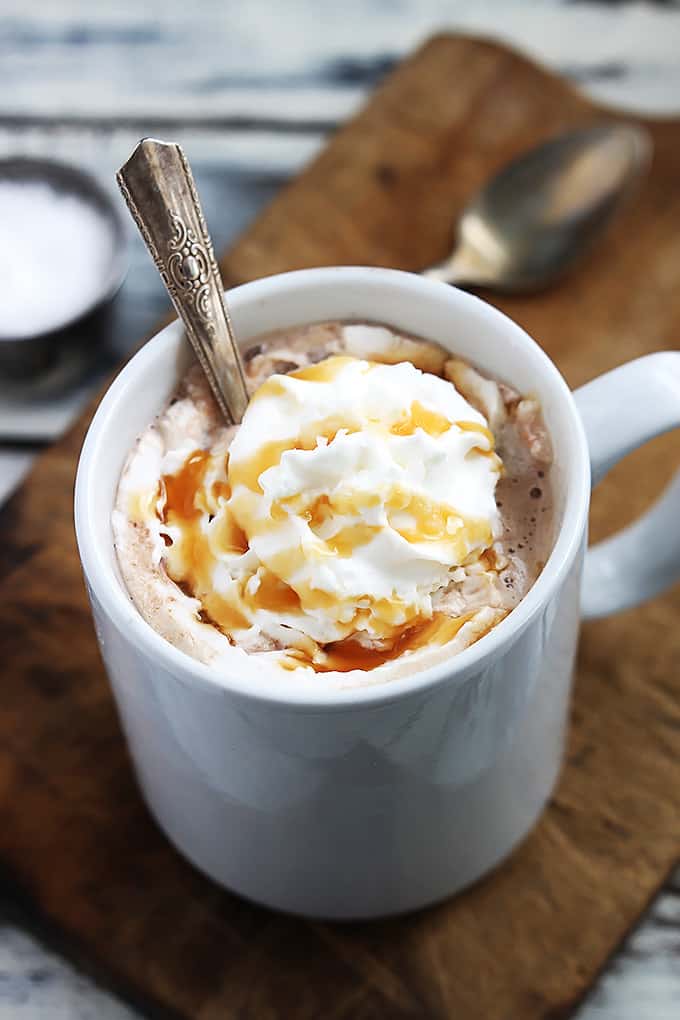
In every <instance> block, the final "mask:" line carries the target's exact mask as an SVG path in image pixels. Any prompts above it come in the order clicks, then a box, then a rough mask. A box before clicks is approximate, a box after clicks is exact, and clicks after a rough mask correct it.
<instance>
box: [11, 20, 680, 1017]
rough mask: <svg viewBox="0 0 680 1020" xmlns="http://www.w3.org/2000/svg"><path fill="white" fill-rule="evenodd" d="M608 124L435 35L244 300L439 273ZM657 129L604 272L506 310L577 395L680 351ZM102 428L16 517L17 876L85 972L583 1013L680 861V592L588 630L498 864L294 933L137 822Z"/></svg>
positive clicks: (620, 499)
mask: <svg viewBox="0 0 680 1020" xmlns="http://www.w3.org/2000/svg"><path fill="white" fill-rule="evenodd" d="M601 117H602V114H601V113H600V112H598V111H597V110H595V109H594V108H593V107H592V106H591V105H590V104H589V103H588V102H587V101H586V100H584V99H583V98H581V97H580V96H578V95H577V94H576V93H574V92H573V91H571V90H570V89H569V88H568V87H567V86H566V85H564V84H563V83H561V82H560V81H559V80H557V79H556V78H553V77H551V76H549V75H548V74H547V73H545V72H543V71H541V70H539V69H538V68H536V67H535V66H533V65H531V64H530V63H528V62H527V61H525V60H523V59H522V58H519V57H518V56H515V55H513V54H510V53H509V52H507V51H506V50H503V49H501V48H499V47H497V46H495V45H491V44H487V43H483V42H475V41H472V40H469V39H467V40H463V39H459V38H455V37H446V36H442V37H438V38H435V39H433V40H432V41H431V42H430V43H428V44H427V45H426V46H425V47H424V48H423V49H421V50H420V51H419V52H418V53H417V54H416V55H415V56H414V57H413V58H412V59H410V60H409V61H408V62H407V63H406V64H404V65H402V67H400V69H399V70H397V71H396V72H395V73H394V74H393V75H392V76H391V77H390V78H389V79H388V81H387V82H386V84H385V85H384V86H383V87H382V88H381V89H380V90H379V92H378V93H377V94H376V96H375V98H374V99H373V100H372V101H371V103H370V104H369V106H368V107H367V108H366V109H365V110H364V112H363V113H361V114H360V115H359V116H358V117H357V118H355V119H354V120H353V121H352V122H351V123H350V124H349V125H348V126H347V127H346V128H344V129H343V130H341V131H340V132H339V133H338V134H337V135H336V136H335V137H334V139H333V140H332V142H331V144H330V145H329V146H328V148H327V149H326V150H325V151H324V153H323V154H322V155H321V156H320V157H319V158H318V159H317V160H316V161H315V163H314V164H313V165H312V166H311V167H310V168H309V169H308V170H307V171H305V172H304V174H303V175H302V176H301V177H300V178H299V179H298V180H297V181H295V182H294V183H293V184H291V185H290V186H289V187H287V188H286V189H285V190H284V191H283V192H282V193H281V195H280V196H279V197H278V198H277V199H276V200H275V202H274V203H273V205H272V206H271V207H270V208H269V209H268V210H267V211H266V212H265V213H264V214H263V215H262V216H261V217H260V218H259V219H258V220H257V222H256V223H255V224H254V225H253V227H251V228H250V229H249V230H248V231H247V232H246V233H245V234H244V235H243V237H242V238H241V239H240V240H239V242H238V243H237V244H236V246H235V247H234V249H233V250H232V251H231V252H230V253H228V255H227V256H226V257H225V259H224V262H223V267H224V272H225V279H226V281H227V282H228V283H234V282H237V281H241V280H246V279H250V278H252V277H255V276H258V275H266V274H269V273H273V272H278V271H280V270H283V269H290V268H296V267H301V266H312V265H321V264H330V263H348V262H352V263H368V264H375V265H393V266H400V267H402V268H407V269H419V268H420V267H422V266H424V265H426V264H427V263H429V262H432V261H433V260H435V259H437V258H439V257H440V256H441V255H443V253H444V251H445V250H446V248H447V245H448V243H449V241H450V232H451V220H452V217H453V215H454V214H455V212H456V211H457V210H460V209H461V208H462V206H463V204H464V201H465V199H466V198H467V197H468V196H469V195H470V194H471V193H472V192H473V191H474V190H475V189H476V188H477V187H478V186H479V185H480V184H481V182H482V181H483V180H484V179H485V178H486V177H487V176H488V175H489V173H490V172H492V171H493V170H494V169H495V168H496V167H497V166H500V165H501V164H502V163H503V162H504V161H505V160H506V159H508V158H509V157H511V156H512V155H514V154H515V153H517V152H519V151H520V150H522V149H523V148H525V147H526V146H528V145H531V144H534V143H535V142H536V141H538V140H539V139H540V138H542V137H545V136H548V135H550V134H553V133H554V132H555V131H558V130H560V129H563V128H565V127H567V126H569V125H575V124H582V123H587V122H591V121H593V120H595V119H601ZM651 130H652V134H653V136H654V141H655V159H654V165H653V169H652V172H651V174H650V176H649V179H648V180H647V182H646V183H645V185H644V187H643V189H642V190H641V192H640V194H639V195H638V197H637V199H636V201H635V203H634V204H631V206H630V207H629V209H628V210H627V212H626V213H625V214H624V215H623V216H622V217H621V219H620V220H619V222H618V223H617V225H616V226H615V228H614V229H613V230H612V231H611V232H610V234H609V235H608V237H607V239H606V240H605V241H604V242H603V243H602V244H601V245H600V246H599V248H598V250H597V253H596V256H595V255H594V256H593V257H591V258H590V259H589V260H588V262H586V263H585V264H584V265H583V266H582V267H581V268H580V269H579V270H578V271H576V272H575V273H573V274H572V275H571V276H570V277H569V278H568V279H566V280H565V281H564V282H563V283H562V284H561V285H560V286H559V287H557V288H556V289H553V290H551V291H550V292H546V293H545V294H542V295H540V296H537V297H532V298H521V299H520V298H512V299H503V300H502V301H497V300H496V299H493V300H494V303H495V304H498V305H499V306H500V307H502V308H503V309H504V310H505V311H507V312H508V313H509V314H510V315H512V316H513V317H514V318H516V319H517V320H518V321H519V322H520V323H521V324H522V325H523V326H525V327H526V328H527V329H528V330H529V331H530V332H531V333H532V334H533V335H534V336H535V337H536V339H537V340H538V341H539V342H540V343H541V344H542V346H543V347H544V348H545V349H546V350H547V351H548V353H549V354H550V355H551V356H552V357H553V358H554V359H555V360H556V361H557V364H558V365H559V367H560V368H561V369H562V371H563V372H564V374H565V375H566V377H567V380H568V381H569V382H570V384H572V385H578V384H580V383H582V382H584V381H585V380H586V379H588V378H590V377H592V376H593V375H595V374H597V373H598V372H601V371H603V370H605V369H607V368H609V367H611V366H613V365H616V364H619V363H621V362H622V361H625V360H627V359H629V358H632V357H635V356H637V355H640V354H643V353H645V352H648V351H652V350H658V349H665V348H671V347H673V346H674V344H677V340H678V337H679V336H680V289H679V288H678V286H677V279H678V266H680V193H678V190H677V183H676V182H677V180H678V177H679V175H680V122H679V121H668V120H667V121H659V122H657V123H655V124H653V125H651ZM621 413H622V414H625V408H622V409H621ZM85 427H86V420H83V421H82V422H80V423H79V425H78V426H77V427H76V428H75V429H74V430H73V431H72V432H71V433H70V435H69V436H68V437H67V438H66V439H65V440H64V441H63V442H61V443H60V444H59V445H58V446H56V447H54V448H53V449H52V450H51V451H50V452H49V453H48V454H46V455H45V456H44V457H43V458H42V459H41V460H40V461H39V463H38V465H37V466H36V468H35V470H34V472H33V474H32V475H31V477H30V479H29V480H28V482H27V483H26V484H25V485H24V487H23V489H22V490H21V491H20V492H19V493H18V494H17V495H16V496H15V497H14V498H13V499H12V500H11V502H10V503H9V504H7V506H6V507H5V509H4V510H3V512H2V515H1V516H0V527H1V528H2V529H3V530H2V534H3V537H4V542H3V544H2V548H1V549H0V634H1V642H2V647H1V651H2V662H3V667H4V669H3V686H2V690H3V696H2V701H1V702H0V798H1V801H0V802H1V804H2V825H1V826H0V867H2V869H4V873H5V875H7V876H12V877H13V878H14V879H15V880H16V881H17V882H18V883H19V884H20V885H21V887H22V888H23V890H24V892H25V896H26V899H27V900H28V901H30V902H31V903H32V904H34V905H35V906H36V907H37V908H38V909H39V910H40V911H41V912H42V914H43V915H44V916H45V917H46V918H47V919H48V920H50V921H51V922H53V923H55V924H56V925H58V926H59V927H60V928H61V929H62V930H63V931H65V932H66V933H68V935H69V936H70V937H71V938H72V940H73V941H74V943H75V944H77V945H78V946H79V947H80V949H81V952H82V953H83V954H84V956H85V957H87V958H89V959H90V960H91V961H94V962H95V963H96V964H98V965H99V966H100V967H101V968H102V969H103V970H104V971H105V972H106V973H107V974H108V975H109V976H111V977H112V978H113V979H116V980H118V981H119V982H120V983H121V984H122V985H124V986H125V987H127V988H132V989H135V990H137V991H138V992H139V993H140V994H141V995H144V996H145V998H146V999H147V1000H148V1001H149V1002H155V1003H158V1004H159V1005H160V1006H161V1007H165V1008H166V1009H167V1010H168V1011H169V1012H171V1013H172V1014H173V1015H179V1016H184V1017H191V1018H198V1020H213V1018H215V1020H217V1018H220V1020H223V1018H232V1017H234V1018H235V1017H239V1018H242V1017H244V1018H278V1017H282V1018H293V1020H307V1018H310V1020H311V1018H316V1017H321V1016H323V1017H324V1018H334V1020H345V1018H350V1017H351V1018H358V1020H373V1018H385V1017H389V1018H391V1017H404V1018H407V1017H413V1018H416V1017H417V1018H426V1020H430V1018H431V1020H435V1018H437V1020H439V1018H449V1017H451V1018H453V1017H455V1018H460V1020H468V1018H478V1017H479V1018H484V1020H507V1018H515V1017H516V1018H521V1020H533V1018H536V1020H538V1018H543V1020H557V1018H558V1017H564V1016H568V1015H569V1013H570V1012H571V1011H572V1009H573V1008H574V1006H575V1005H576V1003H577V1002H578V1000H579V998H580V997H581V995H582V994H583V992H584V991H585V989H586V988H587V987H588V985H589V984H590V983H591V981H592V980H593V978H594V977H595V975H596V974H597V973H598V971H599V969H600V968H601V967H602V965H603V963H604V962H605V960H606V958H607V957H608V955H609V954H610V953H611V951H612V950H613V949H614V948H615V947H616V945H617V944H618V943H619V942H620V940H621V938H622V937H623V936H624V934H625V933H626V932H627V930H628V929H629V928H630V926H631V925H632V924H633V922H634V921H635V920H636V918H637V917H638V916H639V914H640V912H641V911H642V910H643V908H644V907H645V905H646V904H647V902H648V901H649V899H650V897H651V896H652V895H653V894H654V893H655V892H656V890H657V889H658V888H659V886H660V885H661V884H662V882H663V881H664V879H665V878H666V876H667V875H668V873H669V871H670V869H671V867H672V865H673V863H674V862H675V860H676V858H677V857H678V855H679V853H680V698H679V697H678V695H679V694H680V678H679V677H678V672H677V665H678V662H680V628H679V627H678V626H677V620H678V614H679V611H680V593H679V592H678V591H677V590H675V591H674V592H672V593H670V594H668V595H666V596H665V597H663V598H660V599H657V600H655V601H654V602H653V603H650V604H649V605H648V606H646V607H645V608H643V609H638V610H635V611H632V612H629V613H626V614H622V615H621V616H619V617H618V618H615V619H612V620H609V621H605V622H601V623H598V624H595V625H592V624H591V625H588V626H587V627H585V628H584V632H583V639H582V643H581V653H580V657H579V671H578V679H577V687H576V693H575V700H574V709H573V719H572V728H571V737H570V742H569V749H568V755H567V762H566V767H565V771H564V775H563V778H562V781H561V783H560V786H559V789H558V791H557V793H556V795H555V797H554V798H553V800H552V802H551V804H550V806H549V808H548V810H547V811H546V813H545V815H544V816H543V818H542V820H541V821H540V823H539V825H538V826H537V828H536V829H535V831H534V832H533V833H532V835H531V836H530V837H529V839H528V840H527V841H526V842H525V844H524V845H523V846H522V848H521V849H520V850H519V851H518V852H517V853H516V854H515V855H514V857H513V858H512V859H511V860H510V861H509V862H508V863H507V864H506V865H505V866H504V867H503V868H501V869H500V870H499V871H498V872H496V873H495V874H494V875H493V876H491V877H490V878H488V879H487V880H486V881H484V882H481V883H480V884H478V885H477V886H475V887H474V888H473V889H471V890H469V891H468V892H466V893H464V894H463V895H461V896H459V897H457V898H456V899H455V900H453V901H451V902H449V903H447V904H445V905H443V906H440V907H437V908H435V909H431V910H428V911H423V912H420V913H418V914H414V915H411V916H409V917H406V918H403V919H401V920H397V921H390V922H381V923H373V924H362V925H342V926H329V925H321V924H317V923H308V922H305V921H300V920H293V919H289V918H286V917H283V916H281V915H276V914H272V913H269V912H267V911H265V910H262V909H259V908H256V907H253V906H251V905H249V904H247V903H245V902H244V901H242V900H239V899H238V898H236V897H234V896H231V895H229V894H228V893H225V892H223V891H220V890H219V889H218V888H217V887H216V886H214V885H212V884H211V883H209V882H207V881H206V880H204V879H203V878H202V877H200V876H199V875H198V874H197V873H196V872H195V871H193V870H192V869H191V868H190V867H189V866H188V865H187V864H185V863H184V862H183V861H182V859H181V858H180V857H179V856H178V855H177V854H176V853H175V852H174V851H173V850H172V849H171V848H170V847H169V845H168V844H167V843H166V841H165V840H164V838H163V837H162V836H161V835H160V833H159V832H158V830H157V829H156V828H155V826H154V824H153V822H152V821H151V819H150V818H149V816H148V814H147V813H146V811H145V809H144V807H143V805H142V803H141V800H140V798H139V794H138V792H137V789H136V787H135V784H134V781H133V778H132V775H131V772H130V768H129V763H128V760H127V757H126V754H125V750H124V745H123V740H122V736H121V733H120V729H119V726H118V722H117V719H116V716H115V711H114V707H113V703H112V700H111V697H110V694H109V690H108V686H107V684H106V680H105V677H104V674H103V670H102V667H101V664H100V660H99V656H98V652H97V649H96V644H95V637H94V633H93V629H92V625H91V622H90V617H89V612H88V607H87V602H86V598H85V594H84V591H83V586H82V581H81V576H80V570H79V566H78V562H77V557H76V552H75V544H74V538H73V531H72V521H71V493H72V486H73V476H74V470H75V462H76V457H77V453H78V449H79V447H80V444H81V442H82V437H83V434H84V430H85ZM612 427H616V423H615V422H614V423H612ZM678 459H680V458H679V457H678V440H677V437H675V436H671V437H666V438H664V439H661V440H657V441H655V442H654V443H652V444H650V446H649V447H648V448H647V449H646V450H645V451H644V452H643V453H642V454H637V455H635V456H633V457H631V458H629V460H628V461H627V462H626V463H625V464H624V465H622V466H621V467H620V468H618V469H617V470H616V471H615V472H613V473H612V475H611V476H610V477H609V478H608V479H607V480H606V481H605V482H604V483H603V484H602V486H601V487H600V489H599V490H598V492H597V494H596V497H595V500H594V505H593V515H592V526H593V533H594V535H596V536H598V537H599V536H602V535H603V534H605V533H607V532H608V531H610V530H612V529H613V528H614V527H618V526H620V525H621V524H623V523H625V522H626V521H627V520H629V519H630V517H632V516H633V515H634V514H635V513H637V512H638V511H639V510H640V509H642V507H643V506H644V505H645V504H646V503H647V502H648V501H649V499H650V498H651V496H652V495H653V494H654V493H656V492H657V491H658V490H659V488H660V486H661V484H662V482H663V481H664V480H666V479H667V478H668V477H669V476H670V474H671V472H672V469H673V467H674V465H675V464H676V463H677V462H678Z"/></svg>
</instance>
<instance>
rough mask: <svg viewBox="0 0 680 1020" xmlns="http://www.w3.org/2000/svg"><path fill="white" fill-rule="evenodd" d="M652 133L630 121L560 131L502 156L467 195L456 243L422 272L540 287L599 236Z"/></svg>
mask: <svg viewBox="0 0 680 1020" xmlns="http://www.w3.org/2000/svg"><path fill="white" fill-rule="evenodd" d="M650 155H651V140H650V137H649V135H648V133H647V132H646V131H644V130H643V129H642V128H639V127H635V126H633V125H624V124H609V125H606V124H605V125H598V126H595V127H590V128H582V129H580V130H576V131H569V132H566V133H564V134H561V135H558V136H557V137H556V138H553V139H551V140H550V141H548V142H545V143H544V144H542V145H539V146H537V147H536V148H534V149H530V150H529V151H528V152H525V153H523V154H522V155H521V156H519V157H518V158H517V159H515V160H513V162H511V163H509V164H507V165H506V166H505V167H504V168H503V169H502V170H501V171H500V172H499V173H498V174H497V175H496V176H495V177H493V178H492V179H491V180H490V181H489V182H488V183H487V184H486V185H485V186H484V187H483V188H482V190H481V191H480V192H479V194H478V195H477V196H476V197H475V198H473V199H472V201H471V202H470V204H469V205H468V206H467V208H466V209H465V210H464V212H463V214H462V216H461V217H460V220H459V221H458V229H457V244H456V247H455V248H454V250H453V252H452V253H451V255H449V256H448V258H446V259H445V260H444V261H443V262H441V263H439V264H438V265H436V266H432V267H431V268H430V269H426V270H424V272H423V276H427V277H430V278H431V279H435V280H442V281H443V282H444V283H452V284H458V285H463V286H483V287H487V288H489V289H493V290H499V291H505V292H506V293H508V292H522V291H531V290H538V289H540V288H541V287H545V286H546V285H547V284H549V283H552V281H553V280H554V279H556V278H557V277H558V276H561V275H562V273H564V272H565V271H566V270H567V269H569V268H570V267H571V265H572V264H573V263H574V262H575V261H576V260H577V259H578V257H579V256H580V255H582V254H583V253H584V252H585V251H586V250H587V249H588V248H589V247H590V246H591V245H592V244H593V242H594V241H595V240H596V239H597V238H598V237H599V235H600V234H601V233H602V231H603V230H604V228H605V227H606V226H608V224H609V222H610V220H611V219H612V217H613V216H614V215H615V213H617V212H618V211H619V209H620V207H621V205H622V204H623V202H624V201H625V199H626V198H628V197H629V195H630V193H631V191H632V190H633V188H634V186H635V184H636V183H637V181H638V179H639V177H640V176H641V174H642V173H643V171H644V170H645V169H646V168H647V166H648V164H649V159H650Z"/></svg>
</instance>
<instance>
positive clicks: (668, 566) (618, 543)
mask: <svg viewBox="0 0 680 1020" xmlns="http://www.w3.org/2000/svg"><path fill="white" fill-rule="evenodd" d="M574 399H575V400H576V406H577V408H578V410H579V413H580V415H581V418H582V420H583V424H584V427H585V431H586V436H587V439H588V446H589V448H590V464H591V470H592V484H593V486H595V485H597V483H598V482H599V481H600V480H601V479H602V478H603V477H604V476H605V475H606V473H607V472H608V471H609V469H610V468H612V467H613V466H614V464H616V463H617V462H618V461H619V460H621V459H622V458H623V457H625V456H626V454H628V453H631V451H632V450H635V449H636V448H637V447H638V446H642V444H643V443H646V442H647V441H648V440H650V439H653V438H654V436H658V435H661V434H662V433H663V432H669V431H670V430H671V429H674V428H677V427H678V426H680V351H662V352H659V353H658V354H649V355H647V356H645V357H644V358H637V359H636V360H635V361H630V362H628V364H626V365H622V366H621V367H620V368H615V369H613V371H611V372H607V373H605V374H604V375H601V376H600V377H599V378H597V379H594V380H593V381H592V382H589V383H586V385H585V386H581V388H580V389H578V390H576V391H575V393H574ZM679 517H680V471H679V472H678V473H677V474H676V475H675V477H674V478H673V480H672V481H671V483H670V484H669V485H668V487H667V488H666V489H665V490H664V492H663V493H662V495H661V496H660V498H659V499H658V500H657V502H656V503H655V504H654V505H653V506H652V507H651V509H650V510H648V511H647V512H646V513H644V514H643V515H642V516H641V517H639V518H638V519H637V520H636V521H634V522H633V523H632V524H630V525H629V526H628V527H626V528H624V529H623V530H622V531H619V532H618V533H617V534H615V535H612V536H611V537H610V538H607V539H605V540H604V541H603V542H598V543H597V544H596V545H594V546H592V547H591V548H590V549H589V550H588V552H587V554H586V561H585V568H584V573H583V583H582V588H581V613H582V616H583V617H584V619H597V618H598V617H600V616H606V615H608V614H609V613H616V612H618V611H619V610H621V609H627V608H629V607H630V606H634V605H637V604H638V603H639V602H644V601H645V599H649V598H652V596H654V595H656V594H657V593H658V592H660V591H663V589H664V588H667V587H669V586H670V585H671V584H673V583H674V582H675V581H677V580H678V579H680V522H679V520H678V518H679ZM660 537H662V540H661V541H660V540H659V539H660Z"/></svg>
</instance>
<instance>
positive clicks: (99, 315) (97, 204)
mask: <svg viewBox="0 0 680 1020" xmlns="http://www.w3.org/2000/svg"><path fill="white" fill-rule="evenodd" d="M3 181H13V182H17V183H18V182H21V183H30V182H37V183H41V184H47V185H48V186H49V187H50V188H52V189H53V190H54V191H55V192H56V193H59V194H62V195H63V194H67V195H73V196H75V197H77V198H78V199H79V200H80V201H81V202H84V203H87V204H88V205H89V206H90V207H91V208H94V209H96V211H97V212H98V214H99V215H100V216H101V219H102V229H103V230H106V231H107V232H108V234H109V235H110V237H111V239H112V242H113V243H112V246H111V258H110V264H109V266H108V267H107V269H106V271H105V272H104V273H102V280H101V286H100V287H99V289H98V291H97V293H96V295H95V296H94V297H93V298H92V299H91V300H90V301H89V302H88V303H87V304H85V305H84V306H83V308H81V309H80V310H79V311H78V313H77V314H75V315H73V316H72V317H70V318H69V319H67V320H65V321H55V322H54V324H53V325H52V326H50V328H49V329H48V330H43V331H41V332H40V333H39V334H37V335H34V336H33V335H28V336H21V337H16V336H11V335H9V336H3V335H2V333H0V376H2V377H4V378H5V379H6V380H23V379H26V378H27V377H28V376H36V375H39V374H41V373H45V372H46V371H48V370H50V369H54V367H55V363H56V362H58V361H60V360H64V359H65V360H67V361H68V362H69V363H70V364H72V363H73V362H74V361H79V360H80V361H88V360H90V359H91V356H92V354H93V350H92V348H93V346H95V345H96V346H98V345H99V343H101V342H102V341H103V340H105V339H107V338H108V335H109V332H110V322H111V315H110V313H111V305H112V302H113V298H114V297H115V295H116V294H117V292H118V290H119V289H120V287H121V284H122V283H123V280H124V278H125V274H126V271H127V265H128V257H127V229H126V226H125V224H124V222H123V218H122V216H121V214H120V211H119V210H118V208H117V207H116V205H115V204H114V202H113V200H112V198H111V197H110V196H109V195H108V194H107V193H106V191H105V190H104V189H103V188H102V187H101V186H100V185H99V184H98V183H97V181H96V180H95V178H94V177H92V176H91V175H90V174H89V173H86V172H85V171H83V170H79V169H77V168H76V167H74V166H69V165H68V164H66V163H58V162H56V161H54V160H50V159H37V158H36V159H34V158H31V157H14V158H10V159H4V160H0V183H1V182H3ZM0 232H1V225H0ZM59 374H60V373H59Z"/></svg>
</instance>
